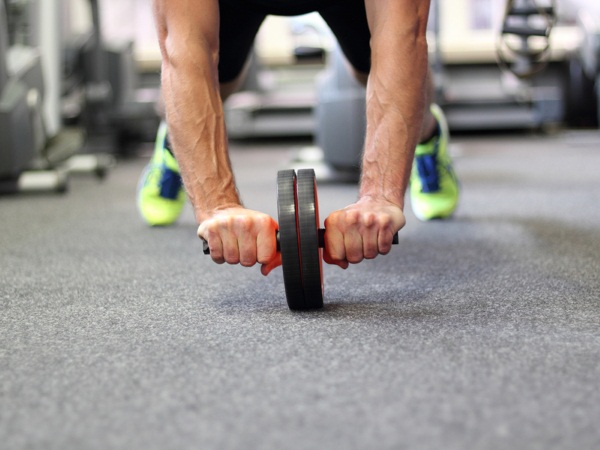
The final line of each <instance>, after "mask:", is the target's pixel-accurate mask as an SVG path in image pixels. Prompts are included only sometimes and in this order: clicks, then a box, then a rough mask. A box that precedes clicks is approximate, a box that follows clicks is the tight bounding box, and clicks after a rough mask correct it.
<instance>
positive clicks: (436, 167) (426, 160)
mask: <svg viewBox="0 0 600 450" xmlns="http://www.w3.org/2000/svg"><path fill="white" fill-rule="evenodd" d="M431 112H432V114H433V115H434V117H435V118H436V120H437V122H438V125H439V130H440V132H439V134H438V135H437V136H434V137H433V138H432V139H431V140H430V141H429V142H426V143H424V144H420V145H418V146H417V149H416V151H415V160H414V163H413V167H412V172H411V175H410V200H411V206H412V210H413V212H414V213H415V215H416V216H417V217H418V218H419V219H420V220H424V221H425V220H432V219H444V218H447V217H449V216H451V215H452V213H453V212H454V210H455V209H456V207H457V205H458V191H459V189H458V179H457V178H456V174H455V173H454V169H453V168H452V161H451V160H450V155H449V154H448V138H449V135H450V133H449V131H448V124H447V122H446V118H445V117H444V113H443V112H442V109H441V108H440V107H439V106H438V105H431Z"/></svg>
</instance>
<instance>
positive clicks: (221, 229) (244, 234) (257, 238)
mask: <svg viewBox="0 0 600 450" xmlns="http://www.w3.org/2000/svg"><path fill="white" fill-rule="evenodd" d="M276 232H277V222H275V220H273V218H271V217H270V216H268V215H267V214H263V213H261V212H257V211H252V210H249V209H245V208H242V207H235V208H226V209H221V210H216V211H214V212H213V213H212V214H209V215H208V218H207V219H205V220H203V221H202V223H201V224H200V226H199V227H198V236H199V237H200V238H202V239H204V240H205V241H207V242H208V246H209V248H210V255H211V257H212V259H213V261H214V262H216V263H217V264H223V263H229V264H241V265H242V266H245V267H252V266H253V265H255V264H256V263H257V262H258V263H259V264H262V267H261V272H262V274H263V275H268V274H269V272H271V270H273V269H274V268H275V267H277V266H280V265H281V255H280V254H279V253H278V252H277V240H276Z"/></svg>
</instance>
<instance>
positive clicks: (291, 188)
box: [204, 169, 398, 311]
mask: <svg viewBox="0 0 600 450" xmlns="http://www.w3.org/2000/svg"><path fill="white" fill-rule="evenodd" d="M277 214H278V219H279V231H278V232H277V249H278V250H279V251H280V252H281V266H282V269H283V284H284V286H285V296H286V298H287V303H288V306H289V308H290V309H291V310H295V311H298V310H309V309H318V308H322V307H323V248H324V247H325V229H323V228H319V226H320V222H319V201H318V197H317V183H316V177H315V171H314V170H313V169H301V170H298V174H297V175H296V171H295V170H280V171H279V172H278V173H277ZM392 243H393V244H397V243H398V234H397V233H396V234H395V235H394V239H393V241H392ZM209 253H210V250H209V248H208V244H207V243H206V241H205V242H204V254H207V255H208V254H209Z"/></svg>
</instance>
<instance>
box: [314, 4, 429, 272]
mask: <svg viewBox="0 0 600 450" xmlns="http://www.w3.org/2000/svg"><path fill="white" fill-rule="evenodd" d="M365 6H366V10H367V17H368V21H369V28H370V31H371V71H370V73H369V78H368V82H367V92H366V96H367V97H366V103H367V111H366V113H367V133H366V137H365V148H364V155H363V160H362V174H361V185H360V191H359V200H358V202H357V203H355V204H353V205H350V206H348V207H347V208H344V209H343V210H340V211H336V212H334V213H333V214H331V215H330V216H329V217H328V218H327V220H326V228H327V235H326V236H327V238H326V240H327V242H326V251H325V259H326V261H327V262H330V263H334V264H338V265H339V266H341V267H347V265H348V263H357V262H360V261H362V260H363V259H364V258H367V259H370V258H374V257H375V256H377V255H378V254H385V253H388V252H389V251H390V249H391V243H392V236H393V234H394V232H396V231H397V230H399V229H400V228H402V227H403V226H404V224H405V222H406V220H405V217H404V213H403V210H404V196H405V192H406V188H407V185H408V181H409V178H410V171H411V167H412V163H413V157H414V151H415V147H416V145H417V144H418V140H419V135H420V134H421V127H422V122H423V114H424V109H425V100H426V95H425V93H426V88H427V73H428V65H427V41H426V28H427V19H428V15H429V0H365Z"/></svg>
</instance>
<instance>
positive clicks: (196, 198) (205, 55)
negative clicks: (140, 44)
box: [156, 0, 240, 222]
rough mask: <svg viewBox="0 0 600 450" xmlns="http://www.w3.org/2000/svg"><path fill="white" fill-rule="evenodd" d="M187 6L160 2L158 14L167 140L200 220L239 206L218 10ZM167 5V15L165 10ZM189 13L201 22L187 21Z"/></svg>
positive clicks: (209, 5)
mask: <svg viewBox="0 0 600 450" xmlns="http://www.w3.org/2000/svg"><path fill="white" fill-rule="evenodd" d="M194 1H197V0H194ZM185 3H187V1H183V2H178V3H170V4H168V5H167V4H166V2H160V1H157V2H156V5H157V7H156V14H157V26H158V31H159V41H160V44H161V51H162V57H163V63H162V88H163V97H164V99H165V109H166V117H167V122H168V125H169V139H170V141H171V144H172V148H173V152H174V154H175V157H176V158H177V161H178V163H179V166H180V169H181V175H182V178H183V181H184V184H185V188H186V191H187V193H188V196H189V197H190V200H191V202H192V205H193V207H194V211H195V214H196V218H197V220H198V222H202V221H203V220H204V219H206V215H207V214H210V212H211V211H214V210H217V209H222V208H227V207H231V206H239V205H240V199H239V196H238V193H237V190H236V187H235V181H234V177H233V172H232V169H231V164H230V162H229V157H228V148H227V136H226V131H225V121H224V116H223V105H222V101H221V98H220V94H219V82H218V75H217V63H218V26H216V27H215V26H214V25H213V23H217V24H218V9H215V8H216V7H215V6H214V5H215V4H214V3H211V2H204V4H203V5H202V4H200V3H196V4H193V6H187V5H186V4H185ZM197 5H200V6H202V9H201V10H200V7H199V6H197ZM167 6H168V8H169V10H168V14H167V13H166V12H164V11H162V10H165V9H166V8H167ZM161 9H162V10H161ZM190 12H191V13H192V14H197V15H198V19H197V20H190V19H188V18H187V17H186V16H188V15H189V14H190ZM210 17H212V19H211V18H210Z"/></svg>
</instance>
